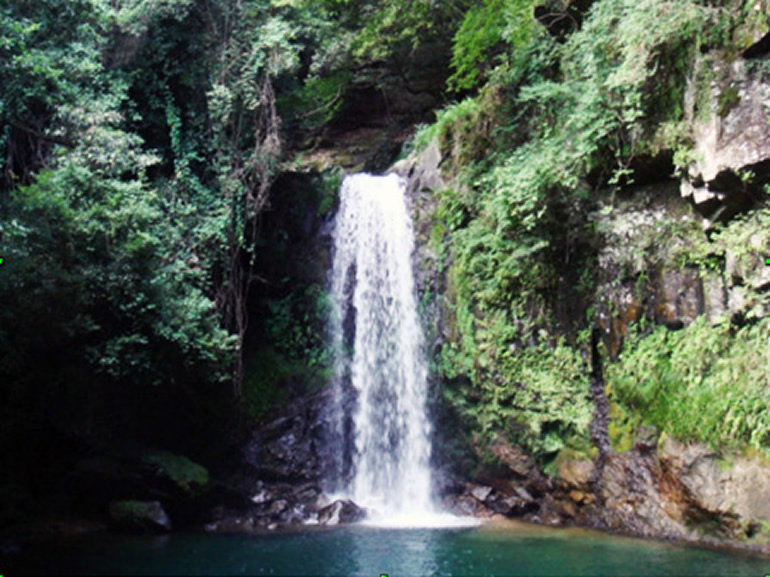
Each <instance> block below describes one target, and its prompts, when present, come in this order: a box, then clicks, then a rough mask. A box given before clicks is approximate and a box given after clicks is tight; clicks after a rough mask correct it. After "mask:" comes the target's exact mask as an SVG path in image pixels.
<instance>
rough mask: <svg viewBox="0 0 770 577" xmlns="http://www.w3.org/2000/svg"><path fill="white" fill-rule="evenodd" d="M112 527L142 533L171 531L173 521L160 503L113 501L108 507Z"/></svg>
mask: <svg viewBox="0 0 770 577" xmlns="http://www.w3.org/2000/svg"><path fill="white" fill-rule="evenodd" d="M108 511H109V518H110V522H111V523H112V525H113V526H114V527H116V528H119V529H125V530H129V531H140V532H153V531H170V530H171V520H170V519H169V517H168V515H167V514H166V511H165V510H164V509H163V505H161V504H160V502H159V501H113V502H112V503H110V505H109V507H108Z"/></svg>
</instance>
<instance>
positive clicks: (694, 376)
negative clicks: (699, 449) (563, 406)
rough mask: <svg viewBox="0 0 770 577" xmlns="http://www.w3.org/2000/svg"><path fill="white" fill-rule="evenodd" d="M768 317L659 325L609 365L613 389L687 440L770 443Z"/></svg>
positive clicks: (761, 446) (622, 401)
mask: <svg viewBox="0 0 770 577" xmlns="http://www.w3.org/2000/svg"><path fill="white" fill-rule="evenodd" d="M769 339H770V322H769V321H767V320H762V321H760V322H758V323H757V324H755V325H753V326H747V327H743V328H741V329H739V330H737V331H736V332H735V334H734V335H733V334H731V330H730V327H729V326H727V325H720V326H716V327H712V326H710V325H709V324H708V322H707V321H706V319H705V318H703V317H699V318H698V319H696V321H695V322H693V323H692V324H691V325H690V326H688V327H687V328H685V329H683V330H681V331H676V332H671V331H669V330H668V329H666V328H664V327H657V328H656V329H655V330H654V331H653V332H652V333H651V334H649V335H648V336H641V335H638V334H637V335H636V336H635V338H632V339H630V340H629V342H628V343H627V345H626V350H625V351H624V352H623V353H622V355H621V357H620V361H619V362H618V363H616V364H612V365H610V366H609V367H607V375H606V378H607V386H608V390H609V391H610V394H611V396H612V397H613V398H614V399H616V400H617V402H619V403H620V404H621V405H623V406H624V407H626V408H627V409H628V410H629V411H631V412H632V413H633V414H638V415H640V416H641V418H642V419H643V420H644V421H646V422H648V423H650V424H653V425H655V426H657V427H658V428H659V429H660V430H662V431H666V432H667V433H669V434H670V435H672V436H674V437H676V438H678V439H682V440H695V441H701V442H705V443H708V444H710V445H712V446H714V447H717V448H719V447H730V448H736V447H740V446H742V445H744V444H747V445H749V446H751V447H754V448H756V449H763V450H765V451H767V450H768V449H770V412H769V411H768V410H767V409H768V406H770V379H769V378H768V374H767V370H766V369H767V366H768V363H770V349H768V346H767V343H768V340H769Z"/></svg>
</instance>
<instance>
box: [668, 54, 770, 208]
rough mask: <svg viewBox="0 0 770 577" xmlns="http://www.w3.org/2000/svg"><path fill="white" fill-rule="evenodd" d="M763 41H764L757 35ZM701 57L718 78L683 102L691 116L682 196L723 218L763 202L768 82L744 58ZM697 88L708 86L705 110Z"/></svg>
mask: <svg viewBox="0 0 770 577" xmlns="http://www.w3.org/2000/svg"><path fill="white" fill-rule="evenodd" d="M760 42H762V40H760ZM708 57H709V58H710V59H711V61H710V62H708V61H702V62H700V63H699V66H700V67H708V68H709V69H710V74H711V75H712V76H713V77H714V78H716V79H717V81H715V82H712V83H710V84H709V86H708V87H702V86H701V87H700V88H698V87H697V86H696V85H697V84H698V83H693V84H692V85H691V86H690V87H689V89H688V96H687V98H686V101H687V102H688V103H689V107H690V109H689V111H688V115H689V116H690V118H691V119H692V126H693V137H694V140H695V147H694V151H693V153H694V154H693V158H695V159H696V160H694V161H693V162H692V163H691V165H690V166H689V167H688V170H687V177H686V179H685V180H684V182H683V183H682V190H681V192H682V196H684V197H685V198H687V199H689V200H690V201H691V202H692V203H693V204H694V205H695V207H696V208H697V209H698V210H699V211H700V212H701V213H702V214H703V215H704V216H707V217H708V218H709V219H710V220H711V221H716V220H721V221H723V222H724V221H726V220H728V219H730V218H731V217H732V216H733V215H735V214H737V213H738V212H741V211H743V210H746V209H748V208H751V207H752V206H754V205H756V204H757V203H758V202H760V201H762V200H763V199H764V198H765V197H766V194H765V193H764V190H763V188H764V186H765V184H767V183H768V182H770V123H768V122H767V116H768V113H770V84H768V83H767V82H766V81H764V79H763V78H762V73H761V72H757V71H753V70H751V69H750V68H749V67H747V65H746V61H745V60H743V59H737V60H732V61H731V60H729V59H727V58H722V57H719V56H714V55H709V56H708ZM697 90H708V91H709V94H708V95H707V100H708V110H705V111H704V110H700V111H698V112H697V113H696V111H695V106H696V103H697V102H698V101H699V100H700V101H702V100H703V98H702V97H701V98H698V95H697V94H696V93H695V92H696V91H697Z"/></svg>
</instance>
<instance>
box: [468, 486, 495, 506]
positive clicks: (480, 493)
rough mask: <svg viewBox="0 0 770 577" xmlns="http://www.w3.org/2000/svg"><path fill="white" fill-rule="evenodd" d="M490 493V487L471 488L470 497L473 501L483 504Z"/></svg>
mask: <svg viewBox="0 0 770 577" xmlns="http://www.w3.org/2000/svg"><path fill="white" fill-rule="evenodd" d="M491 492H492V487H484V486H480V485H479V486H475V487H473V488H471V495H472V496H473V498H474V499H476V500H477V501H479V502H480V503H483V502H484V501H486V500H487V497H489V494H490V493H491Z"/></svg>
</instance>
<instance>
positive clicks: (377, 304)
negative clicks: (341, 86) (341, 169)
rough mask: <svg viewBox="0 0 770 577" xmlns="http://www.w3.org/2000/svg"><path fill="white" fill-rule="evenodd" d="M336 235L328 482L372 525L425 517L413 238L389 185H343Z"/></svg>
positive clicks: (396, 181) (426, 431)
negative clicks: (368, 515)
mask: <svg viewBox="0 0 770 577" xmlns="http://www.w3.org/2000/svg"><path fill="white" fill-rule="evenodd" d="M340 196H341V198H340V207H339V211H338V213H337V220H336V227H335V232H334V255H333V266H332V273H331V292H332V298H333V303H334V304H333V314H332V318H331V320H330V333H331V339H332V344H333V347H334V350H335V354H336V365H335V369H336V370H335V378H334V381H333V389H334V395H333V397H334V400H333V402H332V405H333V406H332V407H330V415H331V417H330V420H331V421H332V423H333V429H334V434H333V438H334V439H335V441H334V442H335V443H336V444H337V445H338V446H337V447H336V451H335V453H336V457H335V461H334V465H333V468H334V469H336V470H335V471H332V472H331V473H330V476H331V477H332V478H333V479H335V480H336V483H337V487H338V488H339V489H341V490H342V491H343V492H345V493H347V495H348V496H349V497H350V498H352V499H353V500H354V501H355V502H356V503H358V504H359V505H361V506H363V507H365V508H367V509H368V510H369V511H370V512H374V513H375V514H378V515H380V516H391V517H397V516H406V515H411V516H412V517H414V516H417V515H426V514H431V513H432V512H433V511H434V507H433V504H432V501H431V476H430V468H429V459H430V424H429V421H428V418H427V415H426V396H427V376H428V370H427V363H426V358H425V354H424V346H423V335H422V330H421V328H420V323H419V318H418V313H417V296H416V291H415V283H414V275H413V271H412V253H413V252H414V233H413V230H412V222H411V218H410V215H409V212H408V209H407V204H406V198H405V187H404V183H403V182H402V181H401V179H400V178H399V177H398V176H396V175H388V176H371V175H368V174H357V175H353V176H348V177H346V178H345V180H344V181H343V184H342V189H341V193H340Z"/></svg>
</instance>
